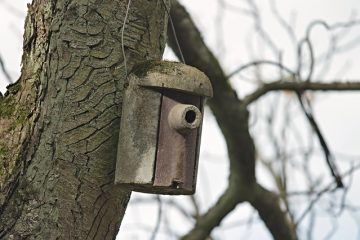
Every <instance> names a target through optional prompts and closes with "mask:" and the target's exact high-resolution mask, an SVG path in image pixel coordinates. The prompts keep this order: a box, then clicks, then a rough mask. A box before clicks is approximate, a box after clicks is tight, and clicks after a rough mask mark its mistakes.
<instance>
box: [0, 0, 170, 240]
mask: <svg viewBox="0 0 360 240" xmlns="http://www.w3.org/2000/svg"><path fill="white" fill-rule="evenodd" d="M127 3H128V2H127V1H120V0H104V1H100V0H99V1H96V0H77V1H75V0H57V1H56V0H52V1H44V0H35V1H34V2H33V3H32V4H31V5H29V13H28V16H27V19H26V24H25V35H24V55H23V60H22V64H23V69H22V75H21V78H20V80H19V81H18V83H16V84H15V85H13V86H12V87H10V89H9V91H8V93H7V94H6V96H4V97H2V98H1V99H0V164H1V167H0V239H114V238H115V236H116V234H117V232H118V228H119V225H120V222H121V219H122V216H123V214H124V211H125V208H126V205H127V202H128V199H129V196H130V193H129V192H128V191H125V190H122V189H120V188H119V187H117V186H114V185H113V181H114V167H115V159H116V157H115V156H116V146H117V142H118V132H119V119H120V113H121V103H122V91H123V85H124V81H125V78H126V71H125V64H124V57H123V54H122V39H123V40H124V48H125V53H126V59H127V61H126V63H127V70H128V71H130V69H131V67H132V66H133V65H134V64H136V63H139V62H142V61H144V60H150V59H160V58H161V55H162V52H163V49H164V45H165V33H166V24H167V14H166V11H165V5H164V2H163V1H147V0H137V1H133V2H132V3H131V4H130V8H129V14H128V17H127V21H126V25H125V31H124V35H123V36H122V34H121V29H122V26H123V23H124V19H125V13H126V10H127ZM120 141H126V139H120Z"/></svg>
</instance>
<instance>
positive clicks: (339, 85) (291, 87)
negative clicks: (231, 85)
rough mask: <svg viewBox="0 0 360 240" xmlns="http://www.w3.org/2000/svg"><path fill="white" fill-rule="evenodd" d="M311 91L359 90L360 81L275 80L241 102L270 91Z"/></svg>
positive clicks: (247, 102) (252, 100)
mask: <svg viewBox="0 0 360 240" xmlns="http://www.w3.org/2000/svg"><path fill="white" fill-rule="evenodd" d="M306 90H311V91H358V90H360V81H346V82H340V81H337V80H335V81H332V82H328V83H325V82H319V81H314V82H293V81H276V82H271V83H267V84H264V85H263V86H261V87H260V88H258V89H257V90H255V91H254V92H253V93H251V94H249V95H247V96H246V97H245V98H244V101H243V104H244V105H249V104H251V103H252V102H254V101H255V100H257V99H258V98H260V97H262V96H264V95H265V94H267V93H268V92H271V91H294V92H302V91H306Z"/></svg>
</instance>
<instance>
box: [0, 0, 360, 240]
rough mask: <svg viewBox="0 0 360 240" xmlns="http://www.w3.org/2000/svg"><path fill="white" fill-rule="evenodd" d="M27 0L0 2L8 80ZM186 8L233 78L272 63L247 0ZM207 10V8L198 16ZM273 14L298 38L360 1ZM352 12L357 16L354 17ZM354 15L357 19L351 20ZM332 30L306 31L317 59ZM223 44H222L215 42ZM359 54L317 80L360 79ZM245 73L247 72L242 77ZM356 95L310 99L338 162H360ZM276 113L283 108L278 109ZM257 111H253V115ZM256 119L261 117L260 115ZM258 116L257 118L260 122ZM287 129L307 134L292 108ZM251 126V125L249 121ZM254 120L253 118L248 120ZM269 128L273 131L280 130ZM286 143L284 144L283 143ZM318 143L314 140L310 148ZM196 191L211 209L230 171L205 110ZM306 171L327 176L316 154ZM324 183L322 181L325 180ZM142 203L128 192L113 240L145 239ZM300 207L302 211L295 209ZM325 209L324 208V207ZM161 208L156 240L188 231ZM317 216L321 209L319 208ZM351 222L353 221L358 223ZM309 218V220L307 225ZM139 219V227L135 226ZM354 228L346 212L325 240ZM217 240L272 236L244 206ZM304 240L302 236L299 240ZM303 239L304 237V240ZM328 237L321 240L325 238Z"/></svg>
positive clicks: (341, 58)
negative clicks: (247, 66) (259, 43)
mask: <svg viewBox="0 0 360 240" xmlns="http://www.w3.org/2000/svg"><path fill="white" fill-rule="evenodd" d="M28 2H29V1H26V0H18V1H16V3H15V2H12V1H10V0H1V1H0V19H1V21H0V56H1V57H2V59H3V60H4V61H5V64H6V67H7V69H8V70H9V72H10V75H11V77H12V80H13V81H15V80H17V78H18V77H19V73H20V59H21V53H22V51H21V48H22V42H21V40H22V32H23V25H24V18H25V15H26V8H27V7H26V5H27V3H28ZM181 2H182V3H183V4H184V5H185V6H186V7H187V9H188V11H189V12H190V14H191V15H192V17H193V19H194V20H195V22H196V24H197V26H198V27H199V29H200V30H201V32H202V35H203V37H204V39H205V41H206V43H207V44H208V46H209V47H210V48H211V49H212V50H213V51H214V53H215V54H216V56H218V57H219V59H220V60H221V64H222V67H223V68H224V69H225V71H226V72H227V73H231V72H232V71H233V70H234V69H236V68H237V67H238V66H240V65H242V64H244V63H247V62H249V61H252V60H254V59H255V58H256V57H257V56H263V57H265V58H274V56H273V55H272V53H271V52H269V51H268V50H266V49H265V48H264V49H263V48H261V47H260V48H257V47H255V48H254V49H253V52H251V53H250V52H249V49H251V46H253V45H255V44H254V41H255V40H254V39H252V38H251V37H249V36H251V35H252V33H253V32H252V31H253V26H254V23H253V21H252V20H251V18H249V17H248V16H246V15H245V16H239V13H238V12H237V11H234V9H242V10H246V9H247V4H246V1H245V0H242V1H230V0H228V1H225V2H227V3H229V4H232V5H233V8H232V9H230V10H229V11H227V12H226V14H224V13H221V12H219V11H218V8H219V2H220V1H219V0H198V1H190V0H182V1H181ZM257 2H258V4H259V6H260V5H261V12H262V13H263V14H264V16H265V17H264V18H263V21H264V26H265V27H266V29H270V32H271V36H272V37H273V40H274V41H275V42H277V43H281V46H282V50H283V61H284V63H286V64H287V65H288V66H290V67H294V66H295V64H296V61H295V52H294V51H292V45H291V44H292V43H291V40H290V39H289V38H288V37H287V35H286V32H284V30H283V29H282V28H281V27H279V25H278V24H277V23H276V20H275V19H274V18H271V17H269V16H270V15H271V14H270V13H271V9H270V8H269V5H268V3H269V2H270V1H257ZM204 6H206V11H204V8H205V7H204ZM277 6H278V11H279V12H280V13H281V15H282V16H284V18H285V19H291V18H292V17H293V20H294V21H293V22H294V25H295V26H296V27H295V32H296V35H297V37H298V38H300V37H301V36H303V35H304V33H305V31H306V26H307V25H308V23H309V22H311V21H313V20H314V19H322V20H326V21H328V22H329V23H335V22H342V21H346V20H348V19H349V16H355V18H357V19H360V16H359V14H360V1H358V0H293V1H286V0H278V1H277ZM356 12H357V13H358V15H356ZM356 16H357V17H356ZM329 35H330V33H329V32H328V31H326V30H325V29H323V28H321V27H317V28H316V31H314V32H313V33H312V34H311V38H312V40H313V41H314V43H315V44H316V46H318V47H317V48H316V54H320V53H321V52H322V51H324V50H325V49H326V48H327V47H328V46H329V40H328V39H329ZM357 38H360V28H355V29H354V30H353V31H352V32H350V33H346V36H345V37H344V40H343V41H344V42H346V41H349V42H350V41H351V40H352V39H357ZM221 39H222V40H223V42H221V41H220V40H221ZM358 56H360V47H357V48H353V49H352V50H351V51H350V52H345V53H341V54H339V55H338V56H337V60H336V61H334V62H333V63H332V64H329V65H327V66H325V67H327V68H329V69H330V71H329V72H328V74H327V75H325V76H322V78H321V79H320V80H331V79H339V80H344V79H355V80H356V79H359V80H360V69H359V68H358V67H357V63H358V61H357V58H358ZM164 58H166V59H174V56H173V54H172V53H171V51H170V50H169V49H167V50H166V51H165V55H164ZM266 74H269V76H272V75H274V71H273V70H272V69H269V70H266ZM247 76H251V74H247ZM231 83H232V85H233V86H234V88H235V89H236V90H237V92H238V94H239V95H240V96H244V95H246V94H248V93H249V92H251V91H252V90H254V84H252V83H249V82H248V81H245V80H244V79H242V76H235V77H234V78H232V79H231ZM5 86H6V81H5V78H4V75H3V74H2V72H0V91H1V92H4V91H5ZM275 95H276V94H270V95H269V96H266V97H264V98H263V99H261V100H260V101H259V103H257V104H256V105H255V106H253V107H252V108H251V112H252V113H254V114H253V115H256V116H262V115H264V114H265V113H266V112H267V110H268V109H267V105H266V103H267V102H268V101H271V100H272V99H273V98H275V97H276V96H275ZM280 101H283V102H286V101H288V99H287V98H286V96H285V97H282V98H281V100H280ZM359 104H360V97H359V94H358V93H355V92H352V93H320V94H317V95H316V103H315V104H314V106H313V108H314V113H315V116H316V118H317V120H318V122H319V125H320V126H321V129H322V130H323V133H324V135H325V137H326V139H327V140H328V143H329V146H330V148H331V149H332V150H333V151H334V153H336V156H337V159H339V158H340V160H341V156H349V155H350V156H353V157H354V158H355V159H359V158H358V157H357V156H360V148H359V145H360V127H359V121H360V110H359V108H358V106H359ZM279 111H280V114H281V111H283V110H281V109H280V110H279ZM255 113H256V114H255ZM259 118H260V117H259ZM260 119H261V118H260ZM292 119H293V123H292V124H293V125H294V126H296V127H297V128H298V129H300V131H301V132H303V133H301V135H302V136H304V135H306V134H307V132H306V131H303V129H306V127H305V125H306V123H305V121H304V117H303V116H302V115H301V114H300V112H299V109H297V108H295V109H294V110H293V115H292ZM251 121H252V120H251ZM254 121H255V120H254ZM278 125H279V127H277V126H275V127H274V128H275V130H276V131H278V130H279V129H280V125H281V122H279V123H278ZM262 126H263V125H262V124H261V121H257V123H256V124H254V127H253V128H252V129H251V131H252V134H253V135H257V134H260V133H261V131H264V129H263V127H262ZM289 141H290V140H289ZM267 144H268V142H267V140H266V139H265V138H264V139H263V138H258V139H257V145H260V146H262V147H263V146H264V147H263V148H264V149H265V150H266V149H267V147H266V146H267ZM314 144H315V145H316V143H314ZM199 164H200V165H199V175H198V187H197V193H196V195H195V197H196V199H198V201H199V202H200V210H201V212H205V211H206V210H207V209H208V208H209V207H211V206H212V205H213V204H214V203H215V202H216V200H217V198H218V197H219V196H220V194H221V193H222V192H223V191H224V189H225V188H226V185H227V177H228V174H229V169H228V161H227V152H226V145H225V141H224V139H223V137H222V135H221V132H220V131H219V129H218V127H217V124H216V121H215V119H214V117H213V115H212V114H211V111H210V110H209V109H206V111H205V121H204V126H203V135H202V144H201V153H200V163H199ZM347 167H348V165H347V164H346V163H344V164H340V169H341V170H343V171H345V170H346V169H347ZM311 170H312V171H314V172H315V173H317V172H321V173H323V175H324V176H326V174H327V171H326V168H325V166H324V164H323V159H322V157H321V154H318V156H317V157H315V158H314V161H312V162H311ZM257 177H258V179H259V181H261V183H262V184H264V185H265V186H267V187H268V188H270V189H271V188H273V187H274V185H273V183H272V182H271V180H270V179H269V177H268V175H267V173H266V172H265V171H264V170H263V169H258V171H257ZM293 178H294V181H293V182H294V183H293V187H294V188H295V187H302V186H303V183H302V179H301V178H300V177H299V179H297V175H296V173H294V175H293ZM325 179H326V177H325ZM359 180H360V174H356V175H355V177H354V180H353V181H354V183H356V182H358V181H359ZM359 197H360V188H357V187H353V188H352V189H351V190H350V192H349V199H351V200H352V201H353V203H356V200H357V199H360V198H359ZM139 198H145V199H150V200H152V199H153V198H154V195H146V194H139V193H134V194H133V195H132V201H131V202H130V204H129V207H128V210H127V212H126V215H125V217H124V220H123V223H122V227H121V231H120V233H119V236H118V238H117V239H134V240H135V239H140V240H141V239H149V238H150V233H151V232H152V229H153V228H154V227H155V226H154V224H155V223H156V220H157V216H158V212H159V208H158V205H157V204H154V203H146V204H139V203H136V200H137V199H139ZM161 199H162V202H166V201H175V202H178V203H181V204H183V205H184V206H186V207H188V208H191V202H190V200H189V198H188V197H184V196H172V197H162V198H161ZM299 207H303V206H300V205H299ZM324 207H325V206H324ZM162 211H163V212H166V214H163V216H165V215H166V216H167V219H165V220H164V219H163V220H164V221H163V222H162V225H161V226H160V233H159V235H158V236H157V238H156V239H176V236H175V235H174V236H172V237H171V238H170V237H169V236H168V235H166V234H164V233H165V232H167V231H168V230H167V229H166V225H165V224H164V222H166V221H168V222H169V223H171V224H170V225H171V226H172V229H173V230H174V231H175V232H176V233H177V234H179V235H182V234H184V233H186V232H187V231H188V230H189V229H190V228H191V227H192V224H193V223H192V222H189V221H188V220H186V219H184V218H183V217H182V216H181V214H179V212H178V211H177V210H176V209H175V208H173V207H168V206H167V205H165V204H162ZM319 212H320V215H321V210H319ZM249 215H254V216H255V217H254V218H253V220H254V223H253V224H244V221H247V220H248V216H249ZM356 219H357V221H356ZM306 221H307V220H306ZM139 222H140V223H141V224H140V225H139ZM359 224H360V215H359V214H355V213H354V214H351V213H346V214H344V215H342V216H341V217H339V224H338V226H337V232H336V234H335V235H334V236H333V237H332V238H331V239H359V238H358V237H359V235H358V231H359V230H358V229H357V226H359ZM315 226H316V227H315V229H316V230H315V235H314V239H325V238H326V235H327V233H328V231H329V230H330V229H331V228H332V222H331V221H330V220H329V219H328V218H326V216H325V215H324V214H322V215H321V217H319V220H318V221H317V222H316V225H315ZM213 234H214V236H215V237H217V238H216V239H230V240H231V239H239V238H240V239H243V238H244V239H250V240H251V239H254V240H255V239H265V240H266V239H271V236H270V235H269V233H268V231H267V230H266V228H265V227H264V226H263V224H262V223H261V221H259V220H258V219H257V217H256V214H254V213H253V210H252V209H251V208H250V207H249V206H248V205H247V204H243V205H240V206H238V207H237V208H236V210H235V211H233V212H232V213H231V214H230V215H229V216H227V217H226V218H225V219H224V221H223V222H222V224H221V227H220V228H217V229H215V230H214V233H213ZM302 236H305V235H302ZM302 239H306V238H305V237H303V238H302ZM326 239H327V238H326Z"/></svg>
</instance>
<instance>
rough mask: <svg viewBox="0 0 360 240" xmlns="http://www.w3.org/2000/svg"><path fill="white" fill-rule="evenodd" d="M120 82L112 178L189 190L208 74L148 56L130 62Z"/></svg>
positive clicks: (158, 189)
mask: <svg viewBox="0 0 360 240" xmlns="http://www.w3.org/2000/svg"><path fill="white" fill-rule="evenodd" d="M124 87H125V90H124V98H123V107H122V115H121V123H120V138H119V144H118V152H117V162H116V172H115V183H116V184H120V185H122V186H123V187H127V188H129V189H131V190H133V191H139V192H146V193H157V194H178V195H180V194H193V193H194V192H195V187H196V175H197V166H198V157H199V147H200V136H201V125H202V120H203V114H204V110H203V109H204V101H205V98H206V97H212V94H213V92H212V87H211V83H210V81H209V79H208V78H207V77H206V76H205V74H204V73H202V72H201V71H199V70H197V69H196V68H193V67H190V66H187V65H184V64H181V63H175V62H153V61H151V62H147V63H144V64H141V65H138V66H135V67H134V68H133V70H132V72H131V74H129V76H128V82H127V83H126V84H125V86H124Z"/></svg>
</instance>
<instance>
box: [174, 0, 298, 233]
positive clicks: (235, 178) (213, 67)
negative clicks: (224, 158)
mask: <svg viewBox="0 0 360 240" xmlns="http://www.w3.org/2000/svg"><path fill="white" fill-rule="evenodd" d="M170 15H171V18H172V20H173V23H174V25H173V26H174V28H175V32H176V33H177V39H178V43H179V46H180V48H181V51H182V53H183V56H184V59H185V62H186V63H187V64H189V65H192V66H194V67H196V68H198V69H200V70H201V71H203V72H204V73H205V74H206V75H207V76H208V77H209V79H210V80H211V82H212V85H213V88H214V97H213V98H212V99H210V100H209V101H208V104H209V106H210V108H211V110H212V112H213V113H214V116H215V118H216V120H217V122H218V124H219V127H220V129H221V131H222V133H223V135H224V137H225V140H226V143H227V148H228V154H229V160H230V178H229V187H228V190H227V191H226V192H225V193H224V195H223V196H222V197H221V198H220V199H219V201H218V203H217V204H216V205H215V206H214V207H213V208H212V209H210V210H209V212H208V213H207V214H205V215H204V216H203V217H201V218H200V219H199V221H198V222H197V224H196V225H195V227H194V229H193V230H192V231H191V232H189V234H187V235H186V236H185V239H204V238H205V237H207V235H209V233H210V232H211V231H212V229H213V228H215V227H216V226H218V224H219V223H220V222H221V220H222V219H223V218H224V217H225V216H226V215H227V214H228V213H229V212H231V211H232V210H233V209H234V208H235V206H236V205H237V204H238V203H241V202H243V201H249V202H250V201H251V202H252V203H253V206H255V207H256V209H257V210H259V209H260V210H261V211H262V212H261V214H260V216H261V217H262V219H263V220H264V221H265V222H266V221H273V220H274V219H276V221H273V223H271V222H268V223H267V226H268V227H269V228H271V229H269V230H270V232H271V233H272V235H273V237H274V238H275V239H293V238H286V236H293V235H295V234H296V233H295V232H294V229H293V228H292V227H291V225H290V224H288V223H287V220H286V219H287V215H286V214H285V213H284V212H283V211H281V208H280V205H279V201H271V202H266V201H261V199H258V197H263V195H261V194H259V192H258V188H259V187H258V186H259V185H258V184H257V183H256V178H255V146H254V141H253V139H252V137H251V136H250V133H249V125H248V117H249V112H248V111H247V108H246V105H244V104H242V101H241V100H240V99H239V98H238V97H237V94H236V92H235V91H234V89H232V87H231V86H230V84H229V82H228V78H227V77H226V75H225V74H224V71H223V70H222V68H221V66H220V64H219V62H218V60H217V59H216V57H215V56H214V54H213V53H212V52H211V50H210V49H209V48H208V47H207V46H206V44H205V43H204V41H203V39H202V38H201V35H200V32H199V31H198V29H197V28H196V26H195V24H194V23H193V21H192V19H191V17H190V16H189V14H188V13H187V12H186V10H185V9H184V7H183V6H181V5H180V4H179V3H178V2H177V1H172V7H171V11H170ZM180 33H181V34H180ZM168 37H169V38H168V39H169V44H170V46H171V48H172V49H173V51H174V52H175V54H176V55H177V56H178V57H179V56H180V53H179V49H178V47H177V43H176V40H175V37H174V35H173V34H172V31H171V29H169V30H168ZM232 186H234V189H236V191H235V192H236V194H234V193H232V190H230V189H232V188H233V187H232ZM260 189H263V188H260ZM263 192H265V191H262V192H260V193H263ZM266 193H268V195H272V196H273V195H274V193H271V192H269V191H267V192H266ZM264 195H265V194H264ZM268 195H266V196H268ZM239 196H241V197H242V198H239ZM271 204H274V205H275V206H272V205H271ZM268 207H270V208H271V209H270V211H267V212H266V211H265V209H267V208H268ZM267 213H269V214H274V215H273V216H272V215H269V216H265V215H266V214H267ZM274 216H275V217H276V218H273V217H274ZM279 216H281V217H279ZM279 229H281V231H278V230H279ZM284 237H285V238H284Z"/></svg>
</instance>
